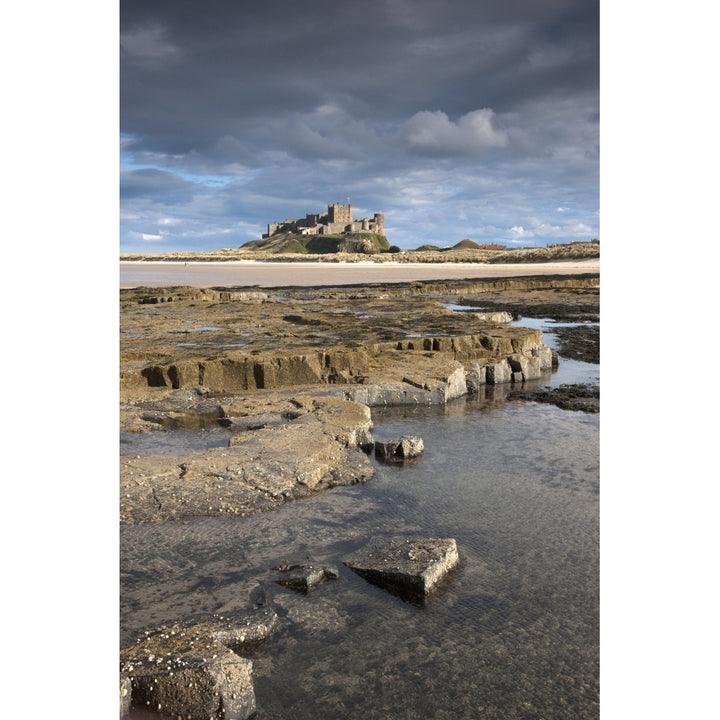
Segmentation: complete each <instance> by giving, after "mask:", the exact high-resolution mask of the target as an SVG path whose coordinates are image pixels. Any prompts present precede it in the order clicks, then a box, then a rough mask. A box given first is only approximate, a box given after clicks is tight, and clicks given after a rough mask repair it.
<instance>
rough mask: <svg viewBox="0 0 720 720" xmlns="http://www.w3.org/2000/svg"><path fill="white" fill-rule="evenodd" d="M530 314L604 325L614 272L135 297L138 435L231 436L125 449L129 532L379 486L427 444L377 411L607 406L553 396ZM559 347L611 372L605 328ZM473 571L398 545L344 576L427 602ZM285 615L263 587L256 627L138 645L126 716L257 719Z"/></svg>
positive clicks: (132, 371) (581, 332) (319, 570)
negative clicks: (381, 464) (459, 403)
mask: <svg viewBox="0 0 720 720" xmlns="http://www.w3.org/2000/svg"><path fill="white" fill-rule="evenodd" d="M523 316H527V317H545V318H553V319H555V320H558V321H565V322H582V323H587V322H595V323H596V322H597V321H598V320H599V275H597V274H592V273H589V274H581V275H577V276H567V275H563V276H537V277H532V276H531V277H522V278H509V279H503V280H497V279H494V280H493V279H489V280H476V279H473V280H461V281H448V282H444V281H425V282H420V281H418V282H408V283H392V284H383V285H363V286H359V285H358V286H338V287H331V286H324V287H322V288H301V287H285V288H272V289H269V288H258V287H215V288H206V289H199V288H195V287H168V288H134V289H128V290H122V291H121V293H120V338H121V339H120V393H119V395H120V429H121V434H122V437H124V438H139V437H148V438H155V439H157V440H158V441H159V442H160V443H162V442H163V440H165V439H167V438H172V437H173V436H176V435H182V434H183V433H186V432H196V433H201V432H203V431H204V430H207V431H208V432H209V431H213V432H218V430H219V429H220V430H219V431H220V432H223V433H224V435H223V437H224V438H225V440H224V442H223V444H221V445H217V446H213V447H204V448H202V449H192V448H188V447H184V446H183V445H182V443H180V442H179V443H178V444H177V450H176V451H174V452H163V453H158V452H150V453H147V452H138V453H125V452H123V453H122V454H121V458H120V521H121V523H123V524H140V523H160V522H165V521H170V520H183V519H187V518H191V517H199V516H217V517H228V516H236V517H242V516H246V515H252V514H254V513H261V512H268V511H272V510H274V509H276V508H279V507H280V506H282V505H283V504H285V503H287V502H291V501H293V500H296V499H300V498H303V497H307V496H309V495H311V494H315V493H320V492H324V491H327V490H328V489H330V488H333V487H335V486H339V485H348V484H355V483H365V482H367V481H368V480H369V479H371V478H372V476H373V474H374V465H373V463H372V462H371V459H370V455H371V454H372V453H376V455H377V457H378V458H380V459H382V460H384V461H391V462H404V461H407V459H408V458H409V457H410V456H412V455H413V454H416V455H418V454H421V453H422V439H421V438H398V439H394V440H389V441H383V442H379V441H378V439H377V438H376V437H375V435H374V423H373V412H374V410H375V409H376V408H386V407H392V406H397V405H442V404H445V403H448V402H450V401H452V400H454V399H457V398H461V397H463V396H466V395H473V394H481V393H491V392H497V396H498V397H501V398H503V399H504V400H510V401H512V400H517V401H520V402H527V401H541V402H555V403H556V404H558V405H560V406H561V407H566V408H568V409H572V410H577V411H584V412H596V411H597V410H598V409H599V388H597V387H596V386H592V387H585V388H584V389H583V388H578V387H574V388H564V389H562V388H561V389H556V390H555V391H553V392H549V391H548V390H547V389H546V388H543V387H542V379H543V378H544V377H546V376H547V375H548V374H549V373H550V372H551V370H552V367H553V365H554V364H555V363H557V362H558V357H557V354H556V353H555V352H554V351H552V350H550V348H548V347H547V346H546V345H545V344H544V342H543V337H542V332H541V331H539V330H536V329H532V328H528V327H521V326H520V327H517V326H513V325H511V321H512V320H513V319H517V318H519V317H523ZM558 339H559V342H560V343H561V348H562V354H563V356H565V357H576V358H578V359H584V360H586V361H589V362H597V358H598V357H599V330H598V329H597V327H596V326H591V325H589V326H587V327H585V326H581V327H579V328H568V329H567V332H565V333H564V334H563V335H562V336H560V334H559V333H558ZM588 398H590V400H588ZM561 403H565V404H564V405H563V404H561ZM149 445H152V443H150V444H149ZM408 543H410V544H408ZM460 552H462V549H460ZM457 559H458V549H457V547H456V546H455V541H454V540H453V539H452V538H442V539H438V538H421V537H420V538H414V539H412V541H410V540H408V539H402V538H400V539H395V540H391V541H390V542H389V544H386V545H384V546H382V547H381V548H380V549H378V548H377V547H374V548H372V549H370V550H368V551H367V553H366V554H365V555H364V556H363V557H352V558H347V560H346V564H347V565H348V567H350V568H351V569H353V570H354V572H358V573H359V574H361V575H362V576H363V577H365V578H367V579H368V581H369V582H373V583H376V584H379V585H381V586H384V587H386V588H387V589H388V590H390V591H391V592H393V593H397V592H407V591H408V589H409V590H412V592H413V593H414V594H415V595H418V594H420V595H422V594H423V593H425V592H431V591H432V589H433V588H434V586H435V585H436V584H437V583H438V582H439V581H440V580H441V579H442V577H443V576H444V575H445V574H446V573H448V572H450V571H451V570H452V569H453V568H454V567H455V565H456V564H457ZM277 572H278V578H277V580H276V582H278V583H281V584H285V585H286V586H287V587H291V588H293V589H295V590H297V591H298V592H300V593H302V592H307V591H309V590H311V589H312V587H313V586H314V585H315V584H316V583H319V582H324V581H326V580H332V579H333V577H336V576H337V570H336V569H335V568H332V567H315V566H312V565H309V564H308V565H303V564H298V565H288V566H287V567H283V568H277ZM271 605H272V604H271V603H268V602H267V600H266V596H265V593H264V591H260V594H259V595H257V597H255V599H254V601H253V602H252V607H249V608H248V610H247V613H245V614H244V615H242V617H240V616H237V617H232V618H221V617H216V618H211V619H209V620H207V621H206V622H201V623H199V624H194V625H193V624H189V625H174V626H167V627H160V628H156V629H153V630H151V631H148V633H146V635H145V636H144V637H142V638H138V641H137V643H136V644H135V645H133V646H131V647H127V648H125V649H123V651H122V652H121V676H120V702H121V713H122V714H125V715H127V716H128V717H141V716H142V717H144V715H139V714H138V713H140V712H142V711H143V709H144V708H146V709H147V710H148V711H151V712H153V713H158V714H163V713H165V712H167V713H171V714H172V716H173V717H175V716H178V717H179V716H182V717H186V716H189V715H190V714H192V716H193V717H196V716H201V715H202V716H208V717H218V718H220V717H225V718H226V719H227V718H243V719H244V718H250V717H253V716H254V714H255V711H256V708H255V699H254V693H253V684H252V656H253V652H254V651H255V648H256V647H257V643H262V642H263V641H264V639H265V637H267V635H268V634H270V633H271V632H272V631H273V628H274V627H275V625H276V623H277V616H276V615H275V612H274V610H273V608H272V607H271Z"/></svg>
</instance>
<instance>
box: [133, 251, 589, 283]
mask: <svg viewBox="0 0 720 720" xmlns="http://www.w3.org/2000/svg"><path fill="white" fill-rule="evenodd" d="M586 272H587V273H597V272H600V260H599V258H592V259H588V260H570V261H563V262H552V263H519V264H507V265H505V264H497V265H486V264H481V263H375V262H358V263H318V262H297V263H275V262H255V261H235V262H232V261H230V262H222V263H217V262H188V263H183V262H161V261H158V262H153V261H150V262H148V261H144V262H120V288H121V289H125V288H135V287H165V286H175V285H192V286H193V287H201V288H207V287H217V286H237V287H250V286H259V287H283V286H289V285H293V286H304V287H314V286H320V285H352V284H355V283H361V284H366V283H388V282H410V281H413V280H440V279H443V280H447V279H465V278H502V277H520V276H527V275H574V274H577V273H586Z"/></svg>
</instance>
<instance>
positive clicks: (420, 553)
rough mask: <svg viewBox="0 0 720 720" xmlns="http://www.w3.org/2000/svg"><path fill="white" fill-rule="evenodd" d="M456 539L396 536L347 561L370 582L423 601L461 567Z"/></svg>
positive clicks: (402, 595) (346, 562)
mask: <svg viewBox="0 0 720 720" xmlns="http://www.w3.org/2000/svg"><path fill="white" fill-rule="evenodd" d="M458 561H459V558H458V550H457V543H456V542H455V540H454V539H452V538H412V539H404V538H394V539H391V540H389V541H374V542H371V543H370V544H369V545H368V546H367V547H366V548H364V549H362V550H360V551H358V552H357V553H355V554H354V555H352V556H351V557H349V558H348V559H347V560H345V564H346V565H347V566H348V567H349V568H350V569H351V570H353V572H355V573H357V574H358V575H360V576H361V577H363V578H365V579H366V580H367V581H368V582H371V583H373V584H375V585H379V586H380V587H383V588H385V589H386V590H389V591H390V592H392V593H394V594H397V595H399V596H401V597H403V598H405V599H408V600H422V599H423V598H424V597H425V596H426V595H427V594H428V593H429V592H430V591H431V590H432V589H433V588H434V587H435V586H436V585H437V584H438V583H439V582H440V581H441V580H442V579H443V578H444V577H445V576H446V575H447V574H448V573H449V572H450V571H451V570H453V569H454V568H455V567H457V564H458Z"/></svg>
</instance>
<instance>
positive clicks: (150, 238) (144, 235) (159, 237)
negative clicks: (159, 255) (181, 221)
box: [141, 233, 163, 242]
mask: <svg viewBox="0 0 720 720" xmlns="http://www.w3.org/2000/svg"><path fill="white" fill-rule="evenodd" d="M141 237H142V239H143V240H144V241H145V242H158V241H159V240H162V239H163V236H162V235H151V234H150V233H141Z"/></svg>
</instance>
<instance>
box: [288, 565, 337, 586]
mask: <svg viewBox="0 0 720 720" xmlns="http://www.w3.org/2000/svg"><path fill="white" fill-rule="evenodd" d="M276 570H279V571H280V573H281V575H280V577H278V579H277V582H278V583H279V584H280V585H284V586H285V587H289V588H291V589H293V590H298V591H299V592H304V593H306V592H308V591H310V590H312V589H313V588H315V587H317V586H318V585H319V584H320V583H322V582H324V581H325V580H334V579H336V578H337V576H338V571H337V568H335V567H332V566H327V565H325V566H324V565H287V566H284V567H279V568H276Z"/></svg>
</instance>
